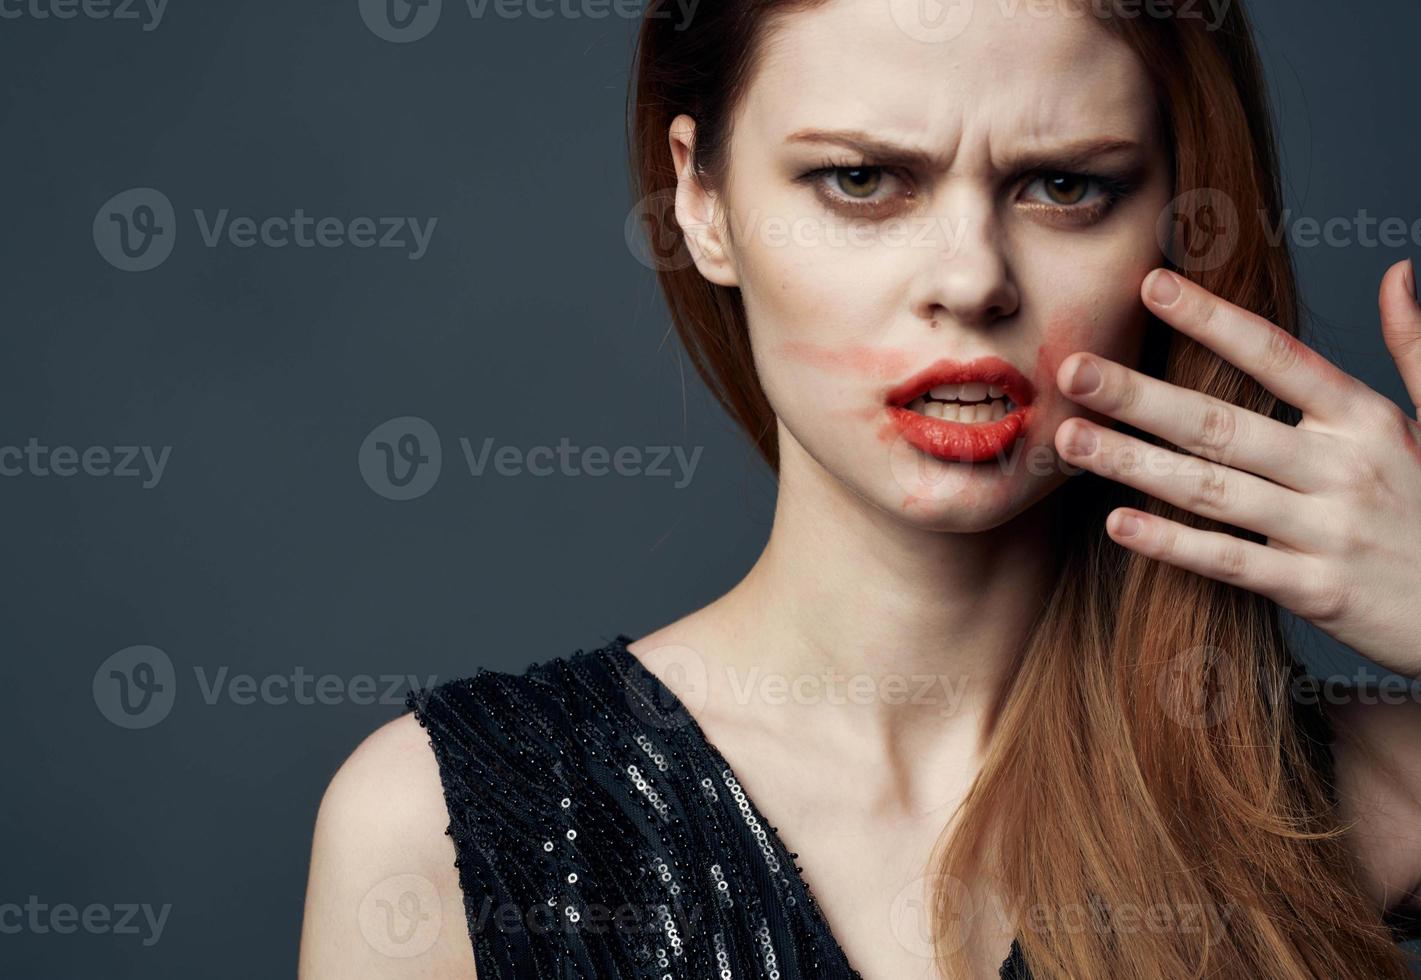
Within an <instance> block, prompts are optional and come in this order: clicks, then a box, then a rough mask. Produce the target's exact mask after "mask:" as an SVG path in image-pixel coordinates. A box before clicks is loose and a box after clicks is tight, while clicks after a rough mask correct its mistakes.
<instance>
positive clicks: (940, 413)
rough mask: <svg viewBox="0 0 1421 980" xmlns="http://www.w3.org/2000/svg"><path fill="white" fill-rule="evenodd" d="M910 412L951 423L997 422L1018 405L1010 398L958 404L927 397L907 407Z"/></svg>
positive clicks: (914, 400)
mask: <svg viewBox="0 0 1421 980" xmlns="http://www.w3.org/2000/svg"><path fill="white" fill-rule="evenodd" d="M904 407H906V408H907V409H908V411H910V412H917V413H918V414H919V415H926V416H928V417H929V418H935V419H946V420H947V421H949V422H995V421H997V420H998V419H1004V418H1006V417H1007V413H1009V412H1011V411H1013V410H1014V409H1015V408H1016V405H1015V404H1014V403H1013V402H1012V400H1011V399H1010V398H1003V397H997V398H993V399H991V400H990V401H981V402H965V403H964V402H956V401H934V400H932V399H929V398H927V397H921V398H914V399H913V400H912V401H911V402H909V403H908V404H907V405H906V406H904Z"/></svg>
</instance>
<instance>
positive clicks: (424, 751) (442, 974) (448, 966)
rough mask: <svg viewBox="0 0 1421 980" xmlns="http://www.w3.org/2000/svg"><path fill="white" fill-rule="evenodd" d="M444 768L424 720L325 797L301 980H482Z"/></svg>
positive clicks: (349, 765) (410, 723)
mask: <svg viewBox="0 0 1421 980" xmlns="http://www.w3.org/2000/svg"><path fill="white" fill-rule="evenodd" d="M448 825H449V818H448V811H447V809H446V806H445V802H444V790H443V786H442V785H441V783H440V778H439V768H438V763H437V762H436V760H435V757H434V753H433V751H432V750H431V748H430V745H429V738H428V735H427V734H426V732H425V730H424V729H423V728H422V727H421V726H420V724H419V721H418V720H417V719H416V718H415V717H414V716H413V715H408V714H407V715H404V716H402V717H400V718H397V719H395V720H394V721H391V722H389V723H388V724H386V725H384V726H382V727H381V728H379V729H377V730H376V731H375V732H373V733H372V734H370V735H369V736H368V737H367V738H366V739H365V740H364V741H363V742H361V744H360V745H359V746H358V747H357V748H356V749H355V751H354V752H352V753H351V755H350V757H349V758H348V759H346V761H345V762H344V764H342V765H341V767H340V769H339V770H338V771H337V772H336V774H335V776H334V778H333V779H332V780H331V782H330V785H329V786H328V787H327V788H326V792H325V795H324V796H323V798H322V799H321V806H320V810H319V813H318V814H317V817H316V829H315V837H314V842H313V844H312V849H311V870H310V879H309V882H308V884H307V890H306V912H305V920H304V922H303V924H302V930H301V953H300V970H299V975H300V977H301V980H328V978H329V980H337V978H338V980H359V978H362V977H382V978H399V977H410V978H415V977H421V978H434V980H442V978H450V980H452V978H459V980H474V977H475V972H474V958H473V948H472V944H471V943H470V941H469V934H468V928H467V925H466V922H465V918H464V909H463V897H462V894H461V892H460V889H459V880H458V872H457V870H456V868H455V866H454V844H453V841H451V840H450V839H449V837H448V836H447V835H446V833H445V831H446V829H447V827H448Z"/></svg>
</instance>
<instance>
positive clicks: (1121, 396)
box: [1104, 371, 1140, 411]
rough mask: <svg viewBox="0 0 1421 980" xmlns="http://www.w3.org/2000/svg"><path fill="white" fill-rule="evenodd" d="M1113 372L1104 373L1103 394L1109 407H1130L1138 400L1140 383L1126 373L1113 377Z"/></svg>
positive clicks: (1136, 403)
mask: <svg viewBox="0 0 1421 980" xmlns="http://www.w3.org/2000/svg"><path fill="white" fill-rule="evenodd" d="M1114 374H1115V372H1113V371H1107V372H1106V374H1105V385H1104V394H1105V397H1106V400H1107V401H1108V402H1109V403H1110V405H1111V407H1112V408H1114V409H1115V410H1117V411H1120V410H1123V409H1130V408H1133V407H1135V406H1136V405H1138V404H1139V402H1140V385H1139V383H1138V382H1136V381H1135V380H1134V379H1133V378H1131V377H1130V376H1129V375H1128V374H1126V375H1124V376H1122V377H1114V376H1113V375H1114Z"/></svg>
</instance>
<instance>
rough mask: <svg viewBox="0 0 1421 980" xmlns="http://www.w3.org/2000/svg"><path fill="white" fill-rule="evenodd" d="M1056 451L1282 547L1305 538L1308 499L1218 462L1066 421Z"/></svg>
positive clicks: (1078, 420) (1058, 434) (1085, 466)
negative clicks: (1275, 542)
mask: <svg viewBox="0 0 1421 980" xmlns="http://www.w3.org/2000/svg"><path fill="white" fill-rule="evenodd" d="M1056 443H1057V451H1058V452H1060V453H1061V455H1062V456H1063V457H1064V458H1065V459H1066V460H1067V461H1068V462H1070V463H1073V464H1075V465H1076V466H1079V467H1081V468H1082V469H1088V470H1090V471H1091V472H1092V473H1098V474H1100V475H1101V476H1103V477H1107V478H1108V479H1111V480H1115V481H1116V482H1119V483H1123V484H1125V485H1127V486H1131V487H1134V488H1135V489H1137V490H1142V491H1144V492H1145V493H1147V494H1149V495H1150V496H1152V497H1158V498H1159V499H1160V500H1163V501H1165V502H1167V503H1171V504H1174V505H1175V506H1176V507H1182V508H1184V509H1185V510H1187V511H1191V512H1192V513H1195V514H1198V515H1199V516H1201V517H1209V518H1213V519H1215V520H1219V521H1223V522H1224V523H1226V524H1232V525H1234V526H1235V527H1241V528H1246V529H1248V530H1250V531H1256V532H1258V533H1259V534H1264V535H1267V536H1268V537H1269V538H1270V539H1272V540H1275V541H1281V542H1283V543H1284V544H1285V545H1289V546H1292V547H1299V546H1301V545H1303V544H1304V543H1305V542H1306V541H1307V540H1308V537H1309V535H1308V529H1309V527H1310V526H1311V525H1310V523H1309V522H1308V521H1307V519H1306V516H1307V515H1308V514H1309V513H1311V502H1310V501H1309V500H1308V499H1307V498H1306V497H1304V496H1303V495H1302V494H1300V493H1296V492H1295V491H1293V490H1289V489H1288V488H1286V487H1281V486H1279V485H1278V484H1276V483H1269V482H1268V481H1267V480H1264V479H1261V478H1259V477H1256V476H1253V475H1252V474H1250V473H1245V472H1243V471H1242V470H1236V469H1232V468H1230V467H1228V466H1224V465H1222V464H1220V463H1214V462H1210V461H1209V460H1207V459H1199V458H1197V457H1194V456H1185V455H1183V454H1181V453H1176V452H1172V451H1171V450H1168V449H1163V448H1161V447H1159V446H1152V445H1150V444H1149V443H1147V442H1143V441H1141V440H1139V439H1136V438H1135V437H1134V436H1127V435H1125V434H1124V433H1121V432H1116V431H1114V430H1113V429H1109V428H1106V427H1105V426H1101V425H1096V424H1095V423H1094V422H1088V421H1086V420H1085V419H1082V418H1072V419H1069V420H1067V421H1066V422H1065V423H1063V424H1062V425H1061V427H1060V428H1059V429H1058V430H1057V431H1056Z"/></svg>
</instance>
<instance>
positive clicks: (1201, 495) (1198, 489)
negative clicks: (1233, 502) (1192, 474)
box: [1189, 464, 1229, 512]
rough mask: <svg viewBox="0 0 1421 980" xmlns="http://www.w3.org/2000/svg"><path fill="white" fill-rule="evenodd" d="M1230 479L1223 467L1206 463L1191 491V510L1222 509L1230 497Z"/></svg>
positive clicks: (1215, 510)
mask: <svg viewBox="0 0 1421 980" xmlns="http://www.w3.org/2000/svg"><path fill="white" fill-rule="evenodd" d="M1228 492H1229V490H1228V480H1227V478H1226V476H1225V473H1224V471H1223V469H1222V468H1221V467H1218V466H1212V465H1207V464H1206V465H1205V466H1204V467H1203V468H1202V469H1201V470H1200V472H1199V475H1198V476H1197V477H1196V478H1195V479H1194V481H1193V485H1192V487H1191V489H1190V492H1189V503H1190V505H1191V506H1190V508H1189V509H1190V510H1204V511H1214V512H1217V511H1220V510H1222V509H1223V508H1224V504H1225V502H1226V501H1227V499H1228Z"/></svg>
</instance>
